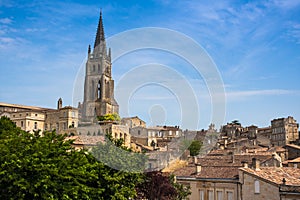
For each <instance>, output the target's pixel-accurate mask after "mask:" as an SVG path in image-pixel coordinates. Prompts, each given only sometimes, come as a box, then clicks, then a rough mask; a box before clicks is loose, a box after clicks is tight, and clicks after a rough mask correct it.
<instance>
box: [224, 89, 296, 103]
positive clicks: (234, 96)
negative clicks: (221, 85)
mask: <svg viewBox="0 0 300 200" xmlns="http://www.w3.org/2000/svg"><path fill="white" fill-rule="evenodd" d="M297 94H299V91H293V90H282V89H269V90H248V91H230V92H226V97H227V100H231V101H232V100H242V99H245V98H250V97H255V96H276V95H297Z"/></svg>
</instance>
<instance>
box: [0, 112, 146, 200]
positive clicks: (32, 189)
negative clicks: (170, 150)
mask: <svg viewBox="0 0 300 200" xmlns="http://www.w3.org/2000/svg"><path fill="white" fill-rule="evenodd" d="M72 143H73V141H72V140H66V135H57V134H56V133H55V132H45V133H44V136H43V137H41V136H40V135H39V133H36V134H31V133H27V132H25V131H22V130H21V129H20V128H17V127H16V126H15V125H14V124H13V123H12V122H11V121H10V120H9V119H8V118H3V117H2V118H0V199H18V200H22V199H32V200H36V199H39V200H40V199H129V198H134V197H135V196H136V190H135V186H136V184H137V183H140V182H141V181H142V180H143V179H142V176H141V174H139V173H127V172H122V171H118V170H115V169H112V168H110V167H108V166H106V165H105V164H104V163H101V162H99V161H98V160H97V159H96V158H95V157H94V156H93V155H92V154H90V153H88V152H87V151H85V150H80V151H75V149H74V148H73V147H72V146H71V144H72Z"/></svg>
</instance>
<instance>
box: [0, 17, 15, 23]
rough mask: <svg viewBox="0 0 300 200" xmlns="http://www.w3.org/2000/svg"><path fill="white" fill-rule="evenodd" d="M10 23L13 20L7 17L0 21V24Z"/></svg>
mask: <svg viewBox="0 0 300 200" xmlns="http://www.w3.org/2000/svg"><path fill="white" fill-rule="evenodd" d="M12 22H13V20H12V19H11V18H8V17H6V18H1V19H0V23H1V24H11V23H12Z"/></svg>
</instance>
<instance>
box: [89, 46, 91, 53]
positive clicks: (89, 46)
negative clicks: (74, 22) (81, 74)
mask: <svg viewBox="0 0 300 200" xmlns="http://www.w3.org/2000/svg"><path fill="white" fill-rule="evenodd" d="M90 53H91V45H89V48H88V54H90Z"/></svg>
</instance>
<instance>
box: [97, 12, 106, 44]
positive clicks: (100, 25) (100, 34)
mask: <svg viewBox="0 0 300 200" xmlns="http://www.w3.org/2000/svg"><path fill="white" fill-rule="evenodd" d="M101 41H105V37H104V28H103V22H102V9H101V10H100V18H99V22H98V27H97V34H96V38H95V44H94V48H95V47H96V46H98V45H99V44H100V42H101Z"/></svg>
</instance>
